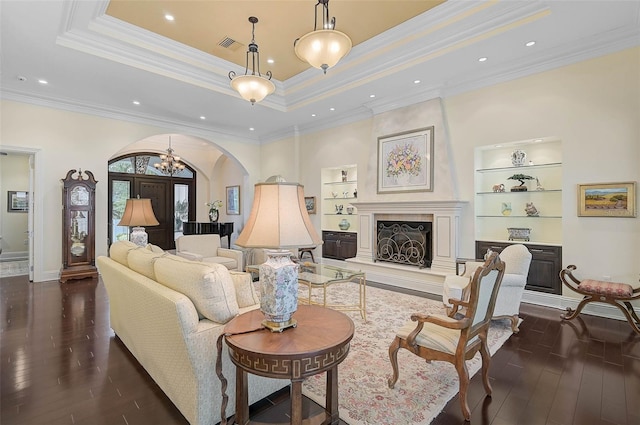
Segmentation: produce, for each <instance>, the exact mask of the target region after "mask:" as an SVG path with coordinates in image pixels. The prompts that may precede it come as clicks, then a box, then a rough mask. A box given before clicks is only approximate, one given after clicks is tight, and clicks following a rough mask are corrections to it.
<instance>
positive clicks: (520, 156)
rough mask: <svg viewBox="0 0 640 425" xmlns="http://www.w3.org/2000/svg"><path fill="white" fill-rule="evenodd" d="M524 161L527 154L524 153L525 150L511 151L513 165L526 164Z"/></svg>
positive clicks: (520, 165)
mask: <svg viewBox="0 0 640 425" xmlns="http://www.w3.org/2000/svg"><path fill="white" fill-rule="evenodd" d="M526 161H527V154H526V153H525V151H522V150H520V149H516V150H515V151H513V152H511V163H512V164H513V166H514V167H522V166H523V165H525V164H526Z"/></svg>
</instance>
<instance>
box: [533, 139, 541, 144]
mask: <svg viewBox="0 0 640 425" xmlns="http://www.w3.org/2000/svg"><path fill="white" fill-rule="evenodd" d="M534 142H535V143H540V142H542V139H536V140H534Z"/></svg>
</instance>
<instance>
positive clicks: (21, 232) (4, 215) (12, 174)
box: [0, 153, 29, 257]
mask: <svg viewBox="0 0 640 425" xmlns="http://www.w3.org/2000/svg"><path fill="white" fill-rule="evenodd" d="M10 190H11V191H28V190H29V156H28V155H22V154H15V153H10V154H9V155H6V156H5V155H3V156H0V236H1V237H2V240H0V248H1V249H0V250H1V251H2V256H3V257H7V256H22V257H26V254H27V252H28V249H29V247H28V239H27V233H26V232H27V230H28V226H27V213H22V212H8V211H7V203H8V196H7V192H8V191H10Z"/></svg>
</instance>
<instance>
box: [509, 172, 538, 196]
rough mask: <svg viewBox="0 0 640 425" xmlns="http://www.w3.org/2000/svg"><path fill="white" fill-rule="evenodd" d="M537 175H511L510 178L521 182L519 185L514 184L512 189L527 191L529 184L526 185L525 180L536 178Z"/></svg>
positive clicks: (513, 190) (514, 190)
mask: <svg viewBox="0 0 640 425" xmlns="http://www.w3.org/2000/svg"><path fill="white" fill-rule="evenodd" d="M535 179H536V178H535V177H532V176H528V175H526V174H514V175H513V176H511V177H509V178H508V180H518V181H519V182H520V185H519V186H512V187H511V191H512V192H526V191H527V186H525V185H524V181H525V180H535Z"/></svg>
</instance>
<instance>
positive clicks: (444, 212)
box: [352, 201, 467, 273]
mask: <svg viewBox="0 0 640 425" xmlns="http://www.w3.org/2000/svg"><path fill="white" fill-rule="evenodd" d="M466 204H467V202H464V201H401V202H367V201H364V202H353V203H352V205H353V206H354V207H356V208H357V209H358V220H359V228H360V235H359V238H358V252H357V254H356V258H355V260H356V261H358V262H363V263H373V262H374V258H375V250H376V242H375V237H376V228H375V227H376V220H377V217H376V216H381V215H394V216H398V218H400V217H401V216H403V215H408V216H409V215H410V216H416V215H426V216H429V218H431V220H430V221H432V223H433V224H432V229H431V230H432V240H433V247H432V248H433V249H432V253H433V259H432V263H431V271H433V272H442V273H452V272H455V266H456V257H458V252H459V247H460V235H459V229H460V216H461V214H462V208H463V207H464V205H466Z"/></svg>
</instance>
